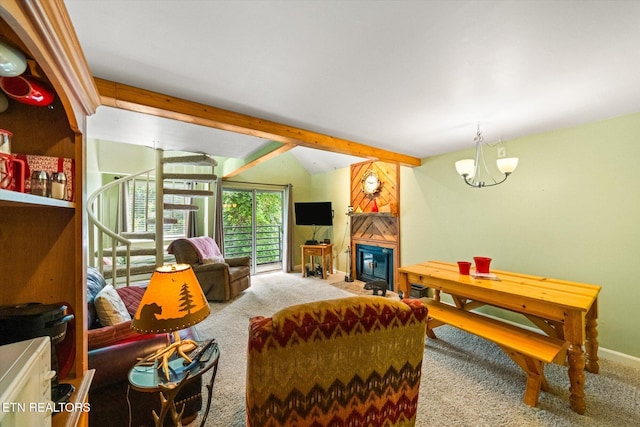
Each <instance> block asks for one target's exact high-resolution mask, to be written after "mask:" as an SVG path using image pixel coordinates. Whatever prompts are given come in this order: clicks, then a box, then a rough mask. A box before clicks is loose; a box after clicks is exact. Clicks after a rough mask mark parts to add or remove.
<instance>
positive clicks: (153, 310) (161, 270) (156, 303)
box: [131, 264, 211, 375]
mask: <svg viewBox="0 0 640 427" xmlns="http://www.w3.org/2000/svg"><path fill="white" fill-rule="evenodd" d="M210 312H211V311H210V309H209V304H208V302H207V299H206V298H205V296H204V293H203V292H202V288H201V287H200V283H199V282H198V279H197V278H196V275H195V273H194V272H193V269H192V268H191V266H190V265H188V264H168V265H163V266H162V267H158V268H157V269H156V270H155V271H154V273H153V275H152V276H151V281H150V282H149V286H148V287H147V290H146V291H145V293H144V295H143V296H142V300H141V301H140V306H139V307H138V311H137V312H136V315H135V316H134V318H133V319H132V321H131V327H132V328H133V329H135V330H136V331H138V332H142V333H152V334H159V333H165V332H172V333H173V335H174V342H173V344H171V345H170V346H169V347H167V348H164V349H161V350H159V351H158V352H156V353H154V354H153V355H151V356H149V358H148V359H149V360H152V359H163V365H165V366H166V361H167V360H168V359H169V357H171V356H172V355H173V354H174V353H175V352H177V353H178V354H179V355H180V356H181V357H183V358H185V359H187V360H189V357H188V356H187V355H186V352H188V351H191V350H192V349H194V348H195V347H196V343H195V342H194V341H192V340H185V341H181V340H180V334H179V333H178V331H180V330H181V329H185V328H187V327H189V326H193V325H195V324H197V323H200V322H201V321H203V320H204V319H206V318H207V316H209V313H210ZM189 361H190V360H189ZM167 375H168V374H167Z"/></svg>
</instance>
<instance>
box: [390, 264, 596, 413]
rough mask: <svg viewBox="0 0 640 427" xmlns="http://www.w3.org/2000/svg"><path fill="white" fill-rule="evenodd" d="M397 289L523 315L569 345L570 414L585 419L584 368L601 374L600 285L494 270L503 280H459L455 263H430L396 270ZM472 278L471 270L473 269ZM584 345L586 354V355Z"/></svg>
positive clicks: (466, 306) (458, 304)
mask: <svg viewBox="0 0 640 427" xmlns="http://www.w3.org/2000/svg"><path fill="white" fill-rule="evenodd" d="M398 273H399V274H398V276H399V277H398V279H399V283H398V288H399V290H401V291H403V292H404V293H405V295H409V293H408V292H409V290H410V285H411V284H412V283H415V284H420V285H423V286H427V287H429V288H432V289H434V290H435V292H436V293H435V298H436V299H438V300H439V293H440V292H444V293H447V294H450V295H451V296H452V298H453V301H454V303H455V305H456V307H457V308H458V309H460V310H467V311H468V310H472V309H474V308H478V307H480V306H483V305H489V306H494V307H499V308H503V309H507V310H510V311H514V312H517V313H521V314H523V315H524V316H525V317H527V318H528V319H529V320H530V321H531V322H533V324H535V325H536V326H537V327H538V328H540V330H541V331H542V332H543V333H545V334H546V335H549V336H552V337H557V338H560V339H563V340H565V341H566V342H568V351H567V360H566V363H567V364H568V374H569V380H570V387H569V391H570V393H571V395H570V398H569V400H570V405H571V409H573V410H574V411H575V412H577V413H579V414H584V411H585V409H586V404H585V400H584V379H585V378H584V369H585V367H586V369H587V370H588V371H589V372H593V373H598V371H599V369H600V368H599V366H598V339H597V337H598V332H597V317H598V293H599V292H600V286H596V285H590V284H584V283H576V282H569V281H565V280H557V279H551V278H546V277H538V276H531V275H525V274H519V273H511V272H506V271H492V273H494V274H495V275H496V276H497V277H498V278H499V279H500V280H488V279H478V278H474V277H473V276H466V275H461V274H460V273H459V272H458V266H457V265H456V264H454V263H448V262H442V261H429V262H424V263H420V264H415V265H411V266H407V267H401V268H400V269H399V271H398ZM472 273H473V270H472ZM583 344H584V347H585V351H583Z"/></svg>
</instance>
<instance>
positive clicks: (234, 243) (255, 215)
mask: <svg viewBox="0 0 640 427" xmlns="http://www.w3.org/2000/svg"><path fill="white" fill-rule="evenodd" d="M283 213H284V191H283V190H258V189H236V188H225V189H224V190H223V192H222V218H223V225H224V256H225V257H227V258H233V257H240V256H251V264H252V266H251V274H255V273H260V272H264V271H272V270H281V269H282V262H283V261H282V257H283V248H284V241H283V239H284V229H283V222H284V221H283V219H284V217H283Z"/></svg>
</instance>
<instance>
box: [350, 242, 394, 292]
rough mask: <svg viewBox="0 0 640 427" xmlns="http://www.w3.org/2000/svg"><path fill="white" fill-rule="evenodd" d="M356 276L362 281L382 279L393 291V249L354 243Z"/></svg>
mask: <svg viewBox="0 0 640 427" xmlns="http://www.w3.org/2000/svg"><path fill="white" fill-rule="evenodd" d="M356 278H357V279H358V280H362V281H363V282H370V281H372V280H384V281H386V282H387V283H388V284H389V287H388V289H389V290H390V291H393V289H394V286H393V285H394V284H393V249H391V248H385V247H380V246H371V245H361V244H356Z"/></svg>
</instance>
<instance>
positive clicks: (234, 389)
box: [192, 273, 640, 427]
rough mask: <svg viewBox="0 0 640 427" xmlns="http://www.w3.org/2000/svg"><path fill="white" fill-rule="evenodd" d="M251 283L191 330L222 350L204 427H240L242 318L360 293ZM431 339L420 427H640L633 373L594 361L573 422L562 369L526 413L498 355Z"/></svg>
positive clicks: (295, 282) (510, 369) (270, 278)
mask: <svg viewBox="0 0 640 427" xmlns="http://www.w3.org/2000/svg"><path fill="white" fill-rule="evenodd" d="M342 279H344V276H342V277H340V276H337V275H334V276H331V277H330V280H331V281H334V282H336V281H337V282H339V281H342ZM252 280H253V285H252V287H251V288H250V289H248V290H246V291H245V292H243V293H242V295H240V296H239V297H238V298H236V299H234V300H233V301H231V302H227V303H211V304H210V305H211V309H212V315H211V316H209V318H208V319H207V320H205V321H204V322H202V323H200V324H199V325H197V326H196V327H197V329H198V330H199V332H200V334H201V336H202V338H208V337H215V338H216V339H217V341H218V342H219V345H220V349H221V356H220V365H219V370H218V375H217V377H216V381H215V384H214V387H213V399H212V408H211V412H210V414H209V417H208V419H207V421H206V424H205V425H206V426H207V427H242V426H244V425H245V421H244V420H245V416H244V390H245V384H244V379H245V372H246V366H245V364H246V358H245V354H246V345H247V344H246V343H247V327H248V321H249V317H251V316H255V315H264V316H270V315H272V314H273V313H274V312H276V311H278V310H279V309H281V308H284V307H287V306H289V305H293V304H300V303H304V302H308V301H317V300H322V299H333V298H341V297H344V296H348V295H351V294H352V293H360V292H362V290H361V289H357V288H356V287H353V288H349V290H347V284H336V286H329V285H328V283H327V281H324V280H322V279H318V278H301V277H300V275H299V274H285V273H269V274H262V275H258V276H254V277H253V278H252ZM349 285H354V284H353V283H352V284H349ZM356 285H357V283H356ZM342 287H344V289H341V288H342ZM366 292H367V293H368V292H370V291H366ZM388 296H389V297H392V296H391V295H390V294H388ZM437 333H438V337H439V339H438V340H436V341H433V340H428V341H427V343H426V345H425V352H424V361H423V371H422V372H423V377H422V382H421V387H420V400H419V404H418V416H417V423H416V425H417V426H419V427H422V426H474V427H475V426H487V427H494V426H509V427H510V426H519V427H520V426H527V427H528V426H532V427H534V426H535V427H537V426H554V427H555V426H586V427H608V426H611V427H619V426H631V425H640V370H634V369H631V368H628V367H625V366H622V365H619V364H615V363H613V362H610V361H607V360H601V364H600V367H601V373H600V374H599V375H594V374H591V373H586V375H585V376H586V382H585V392H586V402H587V411H586V414H585V415H578V414H576V413H574V412H572V411H571V410H570V409H569V403H568V399H569V390H568V387H569V380H568V377H567V371H566V368H564V367H561V366H557V365H549V366H547V367H546V369H545V373H546V376H547V380H548V382H549V385H550V387H551V391H550V392H549V393H545V392H542V393H541V395H540V402H539V404H538V407H536V408H531V407H529V406H527V405H525V404H524V403H523V402H522V397H523V393H524V389H525V382H526V378H525V375H524V373H523V372H522V371H521V369H520V368H518V367H517V366H516V365H515V364H514V363H513V362H512V361H511V359H509V358H508V357H507V356H506V355H505V354H504V353H503V352H502V351H501V350H500V349H498V347H496V346H495V345H494V344H492V343H490V342H488V341H486V340H482V339H480V338H477V337H475V336H473V335H469V334H467V333H465V332H462V331H460V330H458V329H455V328H452V327H448V326H443V327H442V328H438V330H437ZM205 380H208V377H207V378H205ZM203 393H206V389H204V388H203ZM196 422H197V423H198V424H195V423H194V424H192V426H197V425H199V422H200V419H198V420H197V421H196Z"/></svg>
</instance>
